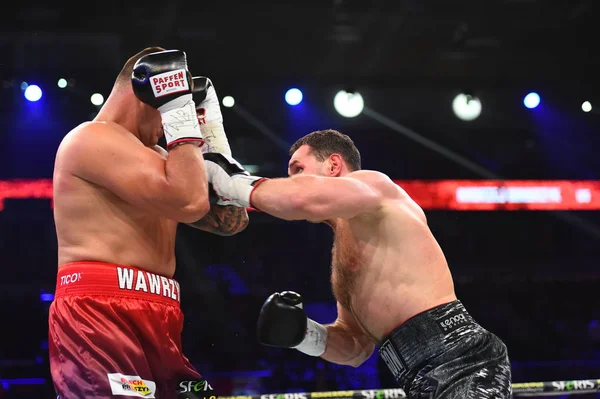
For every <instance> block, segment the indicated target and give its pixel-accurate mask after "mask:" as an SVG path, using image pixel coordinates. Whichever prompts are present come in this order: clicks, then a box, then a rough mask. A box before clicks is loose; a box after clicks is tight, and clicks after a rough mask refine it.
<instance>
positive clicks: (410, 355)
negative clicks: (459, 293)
mask: <svg viewBox="0 0 600 399" xmlns="http://www.w3.org/2000/svg"><path fill="white" fill-rule="evenodd" d="M379 354H380V355H381V358H382V359H383V360H384V362H385V363H386V364H387V366H388V368H389V369H390V371H391V372H392V374H393V375H394V377H395V379H396V381H397V382H398V384H399V385H400V387H401V388H402V389H404V392H405V393H406V395H407V396H408V398H430V399H433V398H436V399H437V398H444V399H451V398H452V399H454V398H456V399H475V398H477V399H488V398H490V399H491V398H494V399H495V398H498V399H500V398H501V399H504V398H510V397H511V369H510V362H509V360H508V354H507V350H506V346H505V345H504V343H503V342H502V341H501V340H500V339H499V338H498V337H496V336H495V335H494V334H492V333H490V332H489V331H487V330H485V329H484V328H483V327H481V326H480V325H479V324H477V323H476V322H475V321H474V320H473V318H472V317H471V315H469V313H467V310H466V309H465V307H464V306H463V305H462V303H460V301H453V302H450V303H447V304H444V305H440V306H438V307H435V308H433V309H430V310H428V311H425V312H423V313H420V314H418V315H416V316H414V317H413V318H411V319H409V320H407V321H406V322H405V323H403V324H402V325H401V326H400V327H398V328H396V329H395V330H394V331H392V333H391V334H390V335H389V336H388V337H387V338H386V339H384V340H383V342H382V344H381V347H380V349H379Z"/></svg>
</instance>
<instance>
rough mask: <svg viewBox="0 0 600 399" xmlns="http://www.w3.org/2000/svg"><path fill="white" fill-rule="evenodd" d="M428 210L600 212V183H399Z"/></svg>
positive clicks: (452, 181) (565, 181)
mask: <svg viewBox="0 0 600 399" xmlns="http://www.w3.org/2000/svg"><path fill="white" fill-rule="evenodd" d="M395 182H396V183H397V184H398V185H399V186H400V187H402V188H403V189H404V190H406V192H407V193H408V194H409V195H410V196H411V197H412V198H413V199H414V200H415V201H416V202H417V203H418V204H419V205H420V206H421V207H423V208H424V209H440V210H441V209H449V210H458V211H482V210H486V211H494V210H511V211H518V210H544V211H549V210H597V209H600V181H596V180H594V181H590V180H588V181H585V180H582V181H574V180H504V181H498V180H440V181H419V180H417V181H415V180H408V181H400V180H397V181H395Z"/></svg>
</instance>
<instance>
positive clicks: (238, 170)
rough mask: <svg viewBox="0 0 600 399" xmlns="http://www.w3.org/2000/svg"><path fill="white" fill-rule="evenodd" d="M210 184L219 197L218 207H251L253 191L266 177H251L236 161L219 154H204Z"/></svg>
mask: <svg viewBox="0 0 600 399" xmlns="http://www.w3.org/2000/svg"><path fill="white" fill-rule="evenodd" d="M204 164H205V165H206V171H207V172H208V182H209V183H210V184H211V185H212V188H213V190H214V191H215V193H217V195H218V196H219V200H218V201H217V204H218V205H233V206H238V207H243V208H248V207H251V206H252V204H251V196H252V191H253V190H254V189H255V188H256V187H257V186H258V185H259V184H260V183H262V182H263V181H264V180H267V179H266V178H264V177H258V176H250V173H248V172H247V171H246V170H245V169H244V168H243V167H242V165H240V164H239V162H238V161H236V160H235V159H233V158H231V157H229V156H227V155H224V154H218V153H206V154H204Z"/></svg>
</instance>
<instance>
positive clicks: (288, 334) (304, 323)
mask: <svg viewBox="0 0 600 399" xmlns="http://www.w3.org/2000/svg"><path fill="white" fill-rule="evenodd" d="M257 336H258V341H259V342H260V343H261V344H263V345H268V346H275V347H280V348H294V349H297V350H299V351H300V352H302V353H305V354H307V355H310V356H321V355H322V354H323V353H325V349H326V348H327V329H326V328H325V326H323V325H321V324H319V323H317V322H316V321H314V320H311V319H309V318H308V317H306V314H305V313H304V310H303V309H302V297H301V296H300V294H298V293H296V292H293V291H283V292H282V293H278V292H276V293H274V294H272V295H271V296H270V297H269V298H267V300H266V301H265V303H264V304H263V306H262V308H261V310H260V315H259V316H258V323H257Z"/></svg>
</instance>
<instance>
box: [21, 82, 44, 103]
mask: <svg viewBox="0 0 600 399" xmlns="http://www.w3.org/2000/svg"><path fill="white" fill-rule="evenodd" d="M25 98H26V99H27V101H31V102H35V101H38V100H39V99H40V98H42V89H40V87H39V86H38V85H29V86H27V88H26V89H25Z"/></svg>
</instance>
